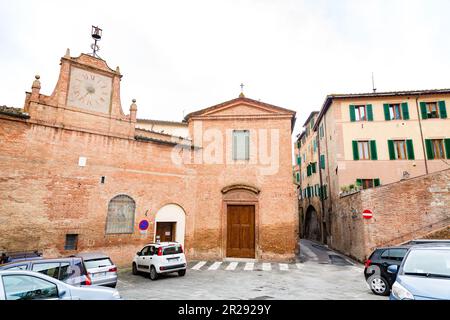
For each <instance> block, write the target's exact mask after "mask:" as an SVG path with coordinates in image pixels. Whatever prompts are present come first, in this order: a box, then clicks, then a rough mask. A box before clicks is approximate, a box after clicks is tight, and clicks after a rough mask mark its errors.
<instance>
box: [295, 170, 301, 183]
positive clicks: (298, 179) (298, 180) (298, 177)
mask: <svg viewBox="0 0 450 320" xmlns="http://www.w3.org/2000/svg"><path fill="white" fill-rule="evenodd" d="M296 176H297V183H299V182H300V173H298V172H297V174H296Z"/></svg>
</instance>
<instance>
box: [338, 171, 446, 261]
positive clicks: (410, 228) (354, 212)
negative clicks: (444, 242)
mask: <svg viewBox="0 0 450 320" xmlns="http://www.w3.org/2000/svg"><path fill="white" fill-rule="evenodd" d="M449 208H450V169H447V170H444V171H440V172H436V173H433V174H429V175H426V176H421V177H417V178H413V179H409V180H405V181H400V182H397V183H393V184H390V185H386V186H382V187H379V188H375V189H368V190H363V191H361V192H358V193H355V194H353V195H349V196H345V197H341V198H340V199H339V200H338V201H337V202H336V210H335V212H334V213H333V214H332V243H331V246H332V247H333V248H335V249H337V250H339V251H341V252H343V253H346V254H348V255H350V256H352V257H354V258H356V259H358V260H360V261H363V260H364V259H366V258H367V257H368V256H369V255H370V253H371V252H372V251H373V250H374V249H375V248H376V247H380V246H390V245H397V244H401V243H404V242H407V241H409V240H412V239H417V238H421V237H424V236H426V235H427V234H429V233H431V232H433V231H434V230H438V229H442V228H444V227H445V226H448V225H450V210H449ZM365 209H370V210H372V212H373V213H374V217H373V218H372V219H370V220H364V219H363V218H362V211H363V210H365ZM443 235H444V236H445V233H443Z"/></svg>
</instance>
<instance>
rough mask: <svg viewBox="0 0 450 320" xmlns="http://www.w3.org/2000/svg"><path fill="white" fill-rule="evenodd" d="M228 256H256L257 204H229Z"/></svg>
mask: <svg viewBox="0 0 450 320" xmlns="http://www.w3.org/2000/svg"><path fill="white" fill-rule="evenodd" d="M227 257H232V258H252V259H254V258H255V206H253V205H246V206H244V205H242V206H241V205H228V206H227Z"/></svg>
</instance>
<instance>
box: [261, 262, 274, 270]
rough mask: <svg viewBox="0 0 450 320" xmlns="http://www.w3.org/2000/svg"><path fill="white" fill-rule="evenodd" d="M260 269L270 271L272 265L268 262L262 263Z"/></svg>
mask: <svg viewBox="0 0 450 320" xmlns="http://www.w3.org/2000/svg"><path fill="white" fill-rule="evenodd" d="M262 269H263V271H270V270H272V265H271V264H270V263H263V264H262Z"/></svg>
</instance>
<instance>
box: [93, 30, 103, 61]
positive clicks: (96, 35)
mask: <svg viewBox="0 0 450 320" xmlns="http://www.w3.org/2000/svg"><path fill="white" fill-rule="evenodd" d="M102 32H103V30H102V29H100V28H99V27H95V26H92V29H91V36H92V39H94V43H93V44H91V49H92V56H93V57H97V58H100V57H99V56H98V54H97V51H100V47H99V46H98V45H97V41H100V40H101V39H102Z"/></svg>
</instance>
